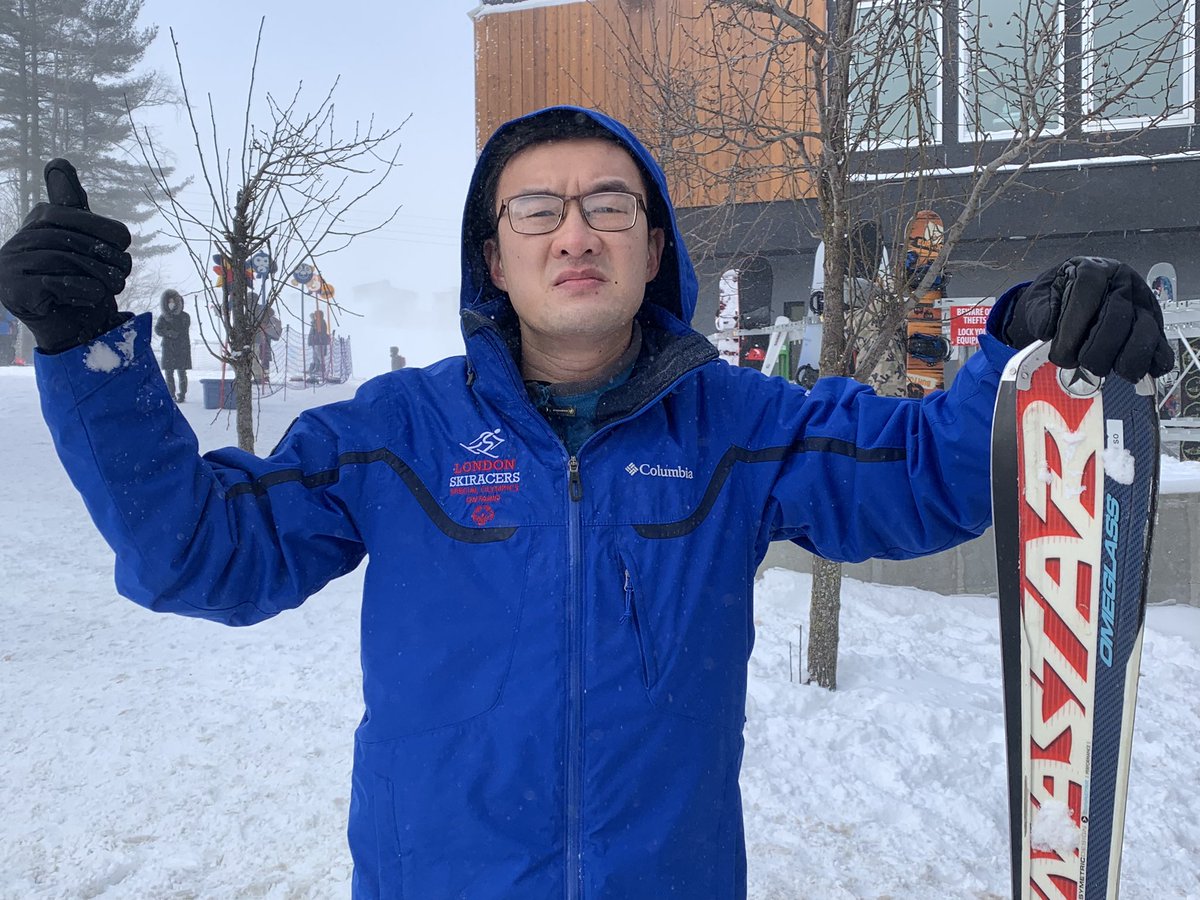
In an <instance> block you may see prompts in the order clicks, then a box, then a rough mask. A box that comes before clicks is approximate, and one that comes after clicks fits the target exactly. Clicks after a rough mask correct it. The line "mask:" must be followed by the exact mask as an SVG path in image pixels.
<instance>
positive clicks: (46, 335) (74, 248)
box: [0, 159, 132, 353]
mask: <svg viewBox="0 0 1200 900" xmlns="http://www.w3.org/2000/svg"><path fill="white" fill-rule="evenodd" d="M46 195H47V196H48V197H49V198H50V202H49V203H39V204H38V205H37V206H35V207H34V208H33V210H32V211H31V212H30V213H29V215H28V216H26V217H25V222H24V224H23V225H22V226H21V230H20V231H18V232H17V233H16V234H15V235H13V237H12V238H11V239H10V240H9V241H8V243H6V244H5V245H4V246H3V247H0V303H3V304H4V305H5V306H6V307H7V308H8V310H9V312H11V313H12V314H13V315H14V316H16V317H17V318H18V319H20V320H21V321H22V322H24V323H25V325H26V326H28V328H29V330H30V331H31V332H33V337H34V340H36V341H37V345H38V347H39V349H41V350H42V352H44V353H61V352H62V351H64V350H69V349H71V348H72V347H78V346H79V345H81V344H86V343H87V342H88V341H90V340H92V339H93V338H96V337H99V336H100V335H102V334H104V333H105V332H106V331H111V330H112V329H113V328H115V327H117V326H118V325H120V324H121V323H122V322H124V321H126V320H127V319H129V318H130V314H129V313H122V312H118V310H117V301H116V295H117V294H119V293H121V291H123V290H124V289H125V279H126V278H127V277H128V276H129V270H130V268H131V267H132V260H131V259H130V257H129V254H128V253H126V252H125V251H126V250H128V249H129V242H130V237H129V229H128V228H126V227H125V226H124V225H123V224H121V223H120V222H118V221H117V220H116V219H106V218H104V217H103V216H98V215H96V214H95V213H93V212H90V211H89V210H88V203H87V194H86V193H85V192H84V190H83V188H82V187H81V186H80V184H79V176H78V175H76V174H75V167H74V166H72V165H71V164H70V163H69V162H67V161H66V160H65V159H52V160H50V162H48V163H46Z"/></svg>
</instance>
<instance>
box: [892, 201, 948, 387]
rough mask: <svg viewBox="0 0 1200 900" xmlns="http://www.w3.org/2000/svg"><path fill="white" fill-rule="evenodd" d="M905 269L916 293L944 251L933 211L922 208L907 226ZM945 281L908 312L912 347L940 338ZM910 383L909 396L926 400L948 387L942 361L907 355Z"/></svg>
mask: <svg viewBox="0 0 1200 900" xmlns="http://www.w3.org/2000/svg"><path fill="white" fill-rule="evenodd" d="M905 234H906V241H907V243H906V248H905V253H904V270H903V272H902V273H901V281H902V282H903V283H904V284H906V285H907V286H908V288H909V290H914V291H915V290H916V289H917V288H918V287H919V286H920V284H921V281H922V280H924V278H925V274H926V272H928V271H929V267H930V266H931V265H932V264H933V261H934V260H935V259H937V256H938V254H939V253H941V252H942V245H943V240H944V229H943V226H942V217H941V216H939V215H938V214H937V213H935V212H934V211H933V210H930V209H922V210H920V211H918V212H917V214H916V215H915V216H913V218H912V220H911V221H910V222H909V223H908V228H907V230H906V232H905ZM944 286H945V279H944V277H942V276H939V277H938V278H937V279H936V280H935V281H934V283H933V284H932V285H930V286H929V288H928V290H925V291H923V292H921V294H920V295H919V296H918V297H917V301H916V304H915V305H914V306H913V307H912V309H910V310H909V312H908V340H909V343H910V345H911V344H913V339H914V337H916V336H917V335H924V336H928V337H931V338H932V337H941V334H942V311H941V310H940V309H939V308H938V305H937V303H938V301H939V300H941V299H942V297H943V295H944V291H943V289H944ZM905 364H906V373H905V377H906V379H907V381H908V384H907V388H906V391H905V392H906V393H907V395H908V396H910V397H924V396H925V395H926V394H928V393H929V392H930V391H935V390H938V389H940V388H943V387H945V385H946V382H945V375H944V367H943V361H942V360H932V361H931V360H929V359H924V358H922V357H920V356H914V355H913V354H912V353H911V352H910V353H908V355H907V358H906V360H905Z"/></svg>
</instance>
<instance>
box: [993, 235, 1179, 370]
mask: <svg viewBox="0 0 1200 900" xmlns="http://www.w3.org/2000/svg"><path fill="white" fill-rule="evenodd" d="M1004 339H1005V341H1007V342H1008V344H1009V345H1011V346H1013V347H1016V348H1017V349H1020V348H1022V347H1026V346H1028V345H1029V344H1031V343H1033V342H1034V341H1036V340H1043V341H1045V340H1048V341H1050V361H1051V362H1052V363H1054V364H1055V365H1056V366H1059V367H1061V368H1064V369H1077V368H1084V369H1087V370H1088V371H1089V372H1091V373H1092V374H1093V375H1098V376H1101V377H1103V376H1106V375H1109V374H1110V373H1112V372H1115V373H1116V374H1118V375H1120V376H1121V377H1122V378H1125V379H1128V380H1129V381H1132V382H1135V383H1136V382H1138V381H1140V380H1141V379H1142V377H1143V376H1144V375H1146V374H1150V375H1152V376H1154V377H1155V378H1157V377H1159V376H1160V375H1165V374H1166V373H1167V372H1170V371H1171V368H1172V367H1173V366H1174V364H1175V354H1174V353H1173V352H1172V350H1171V344H1170V342H1169V341H1168V340H1167V335H1166V332H1165V330H1164V328H1163V316H1162V309H1161V308H1160V307H1159V305H1158V301H1157V300H1156V299H1155V297H1154V293H1153V292H1152V291H1151V290H1150V287H1149V285H1147V284H1146V282H1145V281H1144V280H1143V279H1142V276H1140V275H1139V274H1138V273H1137V272H1135V271H1134V270H1133V269H1132V268H1130V267H1129V266H1127V265H1126V264H1125V263H1122V262H1117V261H1116V260H1114V259H1102V258H1100V257H1097V256H1075V257H1072V258H1071V259H1068V260H1067V261H1066V262H1065V263H1063V264H1062V265H1060V266H1056V267H1055V268H1053V269H1047V270H1046V271H1045V272H1043V273H1042V274H1041V275H1039V276H1038V277H1037V278H1036V279H1034V281H1033V283H1032V284H1030V285H1029V287H1027V288H1025V290H1024V291H1023V292H1022V293H1021V296H1020V297H1019V298H1018V299H1017V301H1016V303H1014V304H1013V309H1012V313H1011V315H1010V316H1009V320H1008V324H1007V325H1006V327H1005V331H1004Z"/></svg>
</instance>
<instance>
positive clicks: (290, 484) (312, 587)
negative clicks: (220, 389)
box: [36, 315, 364, 625]
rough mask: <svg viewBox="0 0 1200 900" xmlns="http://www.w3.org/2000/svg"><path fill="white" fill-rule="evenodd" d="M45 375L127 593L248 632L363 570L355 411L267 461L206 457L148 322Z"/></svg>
mask: <svg viewBox="0 0 1200 900" xmlns="http://www.w3.org/2000/svg"><path fill="white" fill-rule="evenodd" d="M36 366H37V378H38V387H39V390H40V393H41V398H42V410H43V414H44V416H45V418H46V422H47V424H48V425H49V427H50V432H51V435H52V437H53V439H54V444H55V447H56V449H57V451H58V454H59V457H60V458H61V460H62V462H63V465H64V466H65V467H66V470H67V473H68V475H69V476H70V478H71V480H72V482H73V483H74V484H75V487H76V488H77V489H78V490H79V492H80V493H81V494H82V495H83V499H84V503H85V504H86V506H87V508H88V511H89V513H90V514H91V516H92V519H93V520H94V521H95V523H96V526H97V527H98V528H99V530H100V532H101V534H103V536H104V538H105V539H106V540H107V541H108V543H109V545H110V546H111V547H112V548H113V550H114V551H115V553H116V582H117V589H118V591H120V593H121V594H123V595H124V596H126V597H129V598H130V599H132V600H134V601H135V602H136V603H139V604H141V605H142V606H146V607H148V608H149V609H153V610H156V611H160V612H175V613H180V614H183V615H189V616H199V617H202V618H207V619H212V620H215V621H218V622H223V623H225V624H229V625H249V624H253V623H255V622H258V621H261V620H263V619H266V618H269V617H271V616H273V615H275V614H277V613H279V612H280V611H282V610H284V609H287V608H290V607H295V606H298V605H299V604H300V603H302V602H303V601H304V600H305V599H306V598H307V597H308V596H310V595H311V594H313V593H315V592H316V591H318V590H320V589H321V588H322V587H323V586H324V585H325V584H326V583H327V582H329V581H330V580H331V579H333V578H335V577H337V576H338V575H341V574H343V573H345V572H348V571H350V570H352V569H353V568H354V567H355V566H357V565H358V563H359V562H360V561H361V559H362V557H363V555H364V549H363V544H362V539H361V537H360V535H359V534H358V532H357V530H356V527H355V524H354V521H353V518H352V514H351V512H350V510H349V508H348V505H347V503H346V501H345V498H344V497H342V496H341V495H340V493H339V492H340V490H341V489H340V487H339V483H340V482H339V479H338V478H337V477H336V475H337V472H338V457H339V435H338V430H339V429H338V422H339V421H340V418H339V416H342V417H344V415H345V412H344V411H343V413H341V414H339V413H329V412H325V411H322V410H314V411H308V412H306V413H305V414H302V415H301V417H300V418H299V419H297V421H296V422H295V423H294V424H293V426H292V428H291V429H290V430H289V431H288V434H287V435H286V436H285V438H284V440H283V441H282V442H281V443H280V445H279V447H277V448H276V450H275V451H274V452H273V453H272V454H271V456H270V457H268V458H266V459H262V458H259V457H257V456H255V455H253V454H250V453H246V452H244V451H241V450H238V449H236V448H226V449H224V450H218V451H215V452H212V453H208V454H206V455H204V456H201V455H200V454H199V452H198V445H197V441H196V436H195V434H194V433H193V432H192V430H191V427H190V426H189V425H188V423H187V420H186V419H184V417H183V416H182V414H180V413H179V411H178V408H177V407H176V406H175V405H174V404H173V403H172V402H171V398H170V396H169V394H168V392H167V388H166V385H165V384H164V383H163V380H162V374H161V373H160V372H159V370H158V367H157V365H155V362H154V357H153V355H152V354H151V352H150V346H149V316H148V315H142V316H139V317H137V318H136V319H133V320H131V321H130V322H128V323H126V324H125V325H124V326H122V327H120V328H117V329H114V330H113V331H111V332H109V333H108V334H106V335H103V336H102V337H101V338H99V339H97V340H96V341H94V342H92V343H91V344H89V345H85V346H83V347H79V348H76V349H75V350H70V351H67V352H65V353H61V354H57V355H54V356H47V355H44V354H38V356H37V362H36ZM350 402H351V403H352V402H353V401H350ZM335 406H338V405H335ZM341 406H344V404H342V405H341ZM331 408H332V407H326V408H323V409H324V410H326V411H327V410H329V409H331Z"/></svg>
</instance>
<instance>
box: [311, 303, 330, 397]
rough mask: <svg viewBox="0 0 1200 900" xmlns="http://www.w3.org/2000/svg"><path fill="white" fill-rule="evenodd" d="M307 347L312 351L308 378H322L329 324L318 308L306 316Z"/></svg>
mask: <svg viewBox="0 0 1200 900" xmlns="http://www.w3.org/2000/svg"><path fill="white" fill-rule="evenodd" d="M308 349H309V352H310V353H312V359H311V360H310V361H309V364H308V377H309V379H310V380H312V379H318V378H324V377H325V375H326V372H325V358H326V355H327V354H328V352H329V326H328V325H327V324H326V323H325V314H324V313H323V312H321V311H320V310H319V309H318V310H316V311H315V312H313V313H312V314H311V315H310V316H309V317H308Z"/></svg>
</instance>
